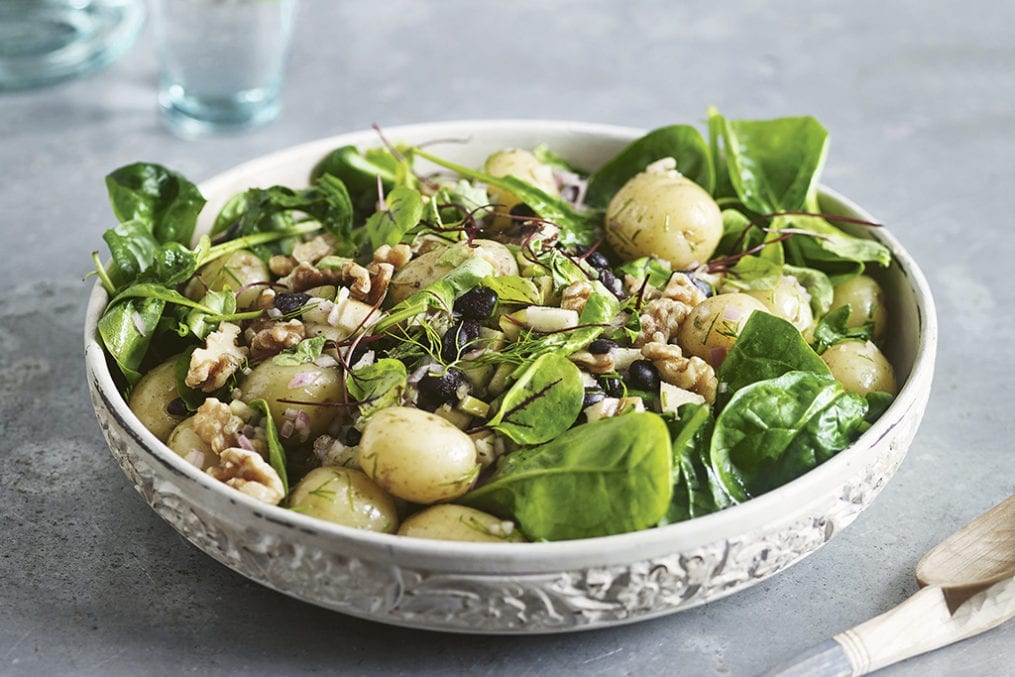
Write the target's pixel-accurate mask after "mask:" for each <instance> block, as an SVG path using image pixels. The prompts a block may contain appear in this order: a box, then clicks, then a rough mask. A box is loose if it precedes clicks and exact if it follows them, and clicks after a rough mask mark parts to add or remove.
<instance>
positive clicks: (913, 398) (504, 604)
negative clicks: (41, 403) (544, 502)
mask: <svg viewBox="0 0 1015 677" xmlns="http://www.w3.org/2000/svg"><path fill="white" fill-rule="evenodd" d="M385 132H386V136H387V137H388V138H389V139H391V140H401V141H407V142H413V143H420V142H426V141H433V140H447V139H458V140H460V141H461V142H460V143H443V144H441V145H440V146H439V147H437V150H438V151H439V152H440V153H441V154H442V155H444V156H445V157H448V158H450V159H453V160H456V161H458V162H460V163H462V164H464V165H468V166H480V165H481V163H482V162H483V160H484V159H485V157H486V156H487V155H488V154H489V153H491V152H493V151H495V150H498V149H501V148H506V147H512V146H517V147H532V146H534V145H536V144H538V143H547V144H549V146H550V147H551V148H552V149H553V150H554V151H555V152H557V153H559V154H560V155H562V156H563V157H565V158H566V159H568V160H570V161H571V162H572V163H574V164H576V165H577V166H581V167H584V168H587V169H594V168H596V167H597V166H598V165H599V164H601V163H602V162H603V161H605V160H606V159H608V158H609V157H611V156H612V155H614V154H615V153H616V152H618V151H619V150H620V149H621V148H622V147H623V146H624V145H626V144H627V143H628V142H629V141H631V140H632V139H634V138H636V137H637V136H639V135H640V134H641V133H642V131H641V130H636V129H628V128H621V127H610V126H602V125H590V124H581V123H570V122H542V121H475V122H447V123H436V124H424V125H413V126H407V127H399V128H393V129H387V130H385ZM345 144H355V145H358V146H361V147H363V146H374V145H378V144H379V140H378V137H377V135H376V134H375V133H374V132H372V131H364V132H359V133H355V134H345V135H341V136H337V137H334V138H330V139H324V140H321V141H316V142H313V143H309V144H306V145H302V146H298V147H295V148H292V149H289V150H285V151H282V152H279V153H276V154H273V155H270V156H267V157H264V158H261V159H258V160H254V161H253V162H249V163H246V164H244V165H241V166H239V167H237V168H235V169H233V170H231V171H228V172H226V173H225V174H222V175H220V176H218V177H216V178H214V179H211V180H209V181H207V182H205V183H204V184H202V185H201V190H202V192H203V193H204V195H205V196H206V197H207V198H208V206H207V207H206V208H205V210H204V212H203V214H202V220H201V224H202V225H203V227H205V228H206V227H208V225H209V224H210V221H211V219H212V218H213V215H214V214H215V213H217V211H218V209H219V208H220V207H221V206H222V204H223V203H224V202H225V200H226V199H227V198H228V197H229V196H230V195H232V194H233V193H234V192H237V191H240V190H244V189H246V188H248V187H251V186H268V185H272V184H283V185H291V186H301V185H306V183H307V180H308V176H309V173H310V170H311V168H312V167H313V166H314V164H315V163H316V162H317V161H318V160H319V159H320V158H321V157H323V156H324V155H325V153H327V152H328V151H330V150H332V149H333V148H336V147H338V146H341V145H345ZM821 204H822V209H823V210H824V211H826V212H834V213H839V214H843V215H848V216H854V217H859V218H862V219H867V220H873V218H872V217H871V216H870V215H869V214H867V213H866V212H864V211H863V210H862V209H860V208H859V207H857V206H856V205H854V204H853V203H851V202H849V201H848V200H847V199H846V198H844V197H842V196H840V195H837V194H835V193H834V192H832V191H829V190H823V191H822V194H821ZM864 232H869V233H870V235H871V236H872V237H875V238H877V239H878V240H879V241H881V242H882V243H884V244H885V245H887V246H888V247H889V248H890V249H891V250H892V253H893V255H894V263H893V264H892V267H891V269H890V270H889V271H888V273H887V274H886V275H884V276H883V277H882V279H881V281H882V283H883V285H884V286H885V288H886V291H887V293H888V295H889V297H890V299H891V314H892V324H891V329H890V332H891V333H890V335H891V341H890V343H889V346H888V354H889V357H890V359H891V360H892V362H893V363H894V365H895V368H896V373H897V377H898V380H899V382H900V383H901V384H902V388H901V391H900V393H899V395H898V397H897V399H896V400H895V402H894V403H893V404H892V405H891V407H890V408H889V409H888V410H887V411H886V412H885V414H884V415H883V416H882V417H881V418H880V420H878V421H877V423H876V424H875V425H874V426H873V427H872V428H871V429H870V430H868V431H867V432H866V433H865V434H864V435H863V436H862V437H861V438H860V439H859V440H858V441H857V442H856V444H854V445H853V446H851V447H850V448H848V449H846V450H844V451H843V452H841V453H839V454H838V455H837V456H835V457H834V458H832V459H831V460H829V461H828V462H827V463H825V464H823V465H821V466H819V467H817V468H816V469H814V470H812V471H811V472H809V473H807V474H806V475H804V476H803V477H800V478H798V479H797V480H794V481H793V482H790V483H789V484H786V485H785V486H782V487H780V488H778V489H775V490H773V491H771V492H769V493H767V494H764V495H762V496H760V497H758V498H755V499H753V500H751V501H749V502H747V503H744V504H742V505H738V506H735V507H733V508H730V509H727V510H724V511H721V512H718V513H714V514H711V515H707V516H705V517H701V518H698V519H694V520H690V521H687V522H683V523H679V524H674V525H671V526H667V527H663V528H659V529H650V530H646V531H640V532H636V533H629V534H622V535H617V536H609V537H605V538H593V539H584V540H577V541H563V542H554V543H528V544H500V543H496V544H481V543H458V542H444V541H429V540H420V539H411V538H403V537H397V536H391V535H387V534H378V533H372V532H365V531H358V530H354V529H350V528H346V527H343V526H339V525H336V524H331V523H327V522H323V521H318V520H316V519H313V518H310V517H307V516H303V515H300V514H297V513H293V512H290V511H288V510H285V509H282V508H278V507H274V506H267V505H265V504H263V503H258V502H256V501H254V500H252V499H250V498H248V497H246V496H244V495H242V494H240V493H239V492H236V491H234V490H232V489H231V488H229V487H226V486H225V485H223V484H221V483H219V482H217V481H216V480H214V479H212V478H211V477H209V476H207V475H205V474H204V473H202V472H200V471H199V470H197V469H195V468H194V467H193V466H191V465H190V464H188V463H187V462H185V461H184V460H183V459H181V458H180V457H178V456H177V455H176V454H174V453H173V452H172V451H170V450H169V449H168V448H167V447H166V446H165V445H163V444H162V443H161V442H159V441H158V440H157V439H156V438H155V437H154V436H153V435H152V434H151V433H150V432H148V431H147V430H146V429H145V428H144V427H143V426H142V425H141V424H140V422H139V421H138V420H137V418H135V416H134V415H133V414H132V413H131V411H130V409H128V408H127V405H126V404H125V403H124V401H123V398H122V397H121V396H120V394H119V393H118V392H117V390H116V387H115V386H114V384H113V379H112V377H111V374H110V370H109V367H108V365H107V362H106V358H105V355H104V354H103V350H102V347H101V345H100V343H99V342H98V341H97V339H96V331H95V328H96V322H97V320H98V318H99V317H100V314H101V312H102V309H103V306H104V305H105V303H106V294H105V293H104V291H103V290H102V288H101V287H100V286H99V285H96V287H95V289H94V291H93V292H92V295H91V299H90V302H89V306H88V312H87V319H86V323H85V362H86V366H87V373H88V384H89V387H90V390H91V395H92V400H93V402H94V405H95V411H96V416H97V417H98V420H99V425H100V426H101V428H102V431H103V434H104V435H105V437H106V440H107V441H108V443H109V447H110V449H111V450H112V453H113V456H114V457H116V460H117V461H118V462H119V464H120V465H121V466H122V468H123V470H124V472H125V473H126V474H127V476H128V477H129V478H130V480H131V482H133V483H134V486H135V487H136V488H137V490H138V491H139V492H140V493H141V495H142V496H144V498H145V500H147V501H148V503H149V504H150V505H151V506H152V508H153V509H154V510H155V512H157V513H158V514H159V515H161V516H162V517H163V518H164V519H165V520H166V521H167V522H169V523H170V524H171V525H172V526H173V527H174V528H176V529H177V530H178V531H179V532H180V533H181V534H183V535H184V536H185V537H186V538H187V539H189V540H190V541H191V542H192V543H194V544H195V545H196V546H198V547H199V548H201V549H202V550H204V551H205V552H206V553H208V554H209V555H211V556H212V557H214V558H215V559H217V560H219V561H220V562H222V563H223V564H225V565H226V566H228V567H230V568H232V569H234V570H236V571H238V572H240V573H241V574H243V575H245V576H247V577H249V578H251V579H253V580H255V581H257V582H259V583H261V584H263V585H266V586H268V587H270V588H273V589H275V590H278V591H280V592H283V593H286V594H288V595H292V596H293V597H296V598H299V599H302V600H306V601H308V602H311V603H314V604H318V605H320V606H323V607H326V608H329V609H334V610H335V611H340V612H342V613H346V614H351V615H354V616H361V617H364V618H369V619H372V620H376V621H381V622H385V623H392V624H398V625H406V626H414V627H419V628H429V629H435V630H447V631H456V632H482V633H542V632H559V631H568V630H579V629H586V628H596V627H602V626H608V625H612V624H619V623H627V622H632V621H637V620H641V619H646V618H652V617H655V616H659V615H662V614H667V613H671V612H674V611H678V610H680V609H686V608H689V607H693V606H697V605H699V604H703V603H705V602H708V601H711V600H714V599H718V598H720V597H723V596H725V595H728V594H731V593H733V592H736V591H737V590H741V589H743V588H746V587H748V586H751V585H754V584H755V583H758V582H759V581H761V580H763V579H764V578H766V577H768V576H771V575H772V574H774V573H776V572H778V571H780V570H782V569H784V568H786V567H787V566H789V565H791V564H793V563H794V562H797V561H799V560H800V559H801V558H803V557H804V556H806V555H808V554H810V553H811V552H813V551H814V550H816V549H817V548H818V547H820V546H821V545H822V544H824V543H825V542H827V541H828V540H829V539H830V538H832V537H833V536H834V535H835V534H836V533H838V532H839V531H840V530H841V529H842V528H843V527H845V526H846V525H847V524H849V523H850V522H852V521H853V519H854V518H856V516H857V515H858V514H859V513H860V511H861V510H863V509H864V508H865V507H866V506H867V505H868V504H869V503H870V502H871V501H872V500H873V499H874V497H875V496H876V495H877V494H878V492H879V491H880V490H881V488H882V487H883V486H884V484H885V482H886V481H887V480H888V479H889V478H890V477H891V476H892V475H893V473H894V472H895V470H896V468H897V467H898V465H899V463H900V462H901V461H902V458H903V456H904V455H905V453H906V450H907V448H908V447H909V445H910V443H911V441H912V439H913V436H914V434H915V433H916V429H917V426H918V424H919V422H920V419H921V417H922V415H923V412H924V408H925V406H926V403H927V398H928V396H929V394H930V385H931V377H932V374H933V368H934V355H935V349H936V342H937V322H936V317H935V314H934V304H933V300H932V298H931V294H930V291H929V289H928V287H927V283H926V280H925V279H924V276H923V274H922V273H921V272H920V270H919V269H918V268H917V266H916V263H915V262H914V261H913V260H912V259H911V258H910V257H909V255H908V254H907V253H906V251H905V250H904V249H903V248H902V247H901V245H900V244H899V243H898V242H897V241H896V240H895V238H893V237H892V236H891V235H890V234H889V233H888V232H886V231H885V230H884V229H867V230H865V231H864Z"/></svg>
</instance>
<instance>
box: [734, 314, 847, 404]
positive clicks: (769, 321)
mask: <svg viewBox="0 0 1015 677" xmlns="http://www.w3.org/2000/svg"><path fill="white" fill-rule="evenodd" d="M789 371H807V372H815V373H818V374H828V373H829V371H828V365H826V364H825V362H824V360H822V359H821V358H820V357H818V354H817V353H815V352H814V351H813V350H812V349H811V347H810V346H809V345H807V342H806V341H805V340H804V337H803V336H802V335H801V334H800V332H799V331H798V330H797V328H796V327H794V326H793V325H792V324H790V323H789V322H787V321H786V320H784V319H782V318H781V317H776V316H775V315H770V314H769V313H762V312H757V313H751V316H750V317H749V318H747V322H746V324H744V328H743V330H742V331H741V332H740V336H739V337H738V338H737V341H736V343H734V344H733V347H732V348H730V351H729V354H727V355H726V359H725V360H723V362H722V364H721V365H719V370H718V373H717V374H716V377H717V378H718V380H719V383H720V384H723V385H722V386H721V387H720V390H721V391H722V393H723V394H722V396H721V399H720V406H721V403H723V402H725V401H727V400H729V398H730V397H731V396H733V395H734V393H736V392H737V391H738V390H740V389H741V388H744V387H745V386H748V385H750V384H752V383H757V382H758V381H766V380H768V379H772V378H775V377H777V376H782V375H783V374H785V373H786V372H789Z"/></svg>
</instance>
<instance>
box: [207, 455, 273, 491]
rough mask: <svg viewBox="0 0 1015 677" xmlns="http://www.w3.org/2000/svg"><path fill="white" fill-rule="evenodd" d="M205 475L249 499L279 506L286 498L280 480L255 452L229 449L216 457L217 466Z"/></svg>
mask: <svg viewBox="0 0 1015 677" xmlns="http://www.w3.org/2000/svg"><path fill="white" fill-rule="evenodd" d="M208 474H209V475H211V476H212V477H214V478H215V479H217V480H218V481H220V482H225V483H226V484H228V485H229V486H231V487H233V488H234V489H236V490H238V491H241V492H243V493H244V494H246V495H247V496H250V497H251V498H254V499H257V500H258V501H262V502H264V503H270V504H271V505H278V504H279V502H281V500H282V499H283V498H284V497H285V490H284V489H283V487H282V479H281V478H280V477H279V476H278V473H277V472H275V469H274V468H272V467H271V466H270V465H268V463H267V462H265V460H264V459H263V458H261V455H260V454H258V453H257V452H256V451H247V450H246V449H240V448H239V447H229V448H228V449H224V450H223V451H222V453H221V454H219V464H218V465H216V466H212V467H211V468H208Z"/></svg>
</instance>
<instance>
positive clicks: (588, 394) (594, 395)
mask: <svg viewBox="0 0 1015 677" xmlns="http://www.w3.org/2000/svg"><path fill="white" fill-rule="evenodd" d="M605 399H606V393H605V392H603V391H602V390H601V389H600V388H596V387H591V388H586V389H585V397H584V399H582V409H585V408H587V407H591V406H592V405H593V404H595V403H596V402H602V401H603V400H605Z"/></svg>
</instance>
